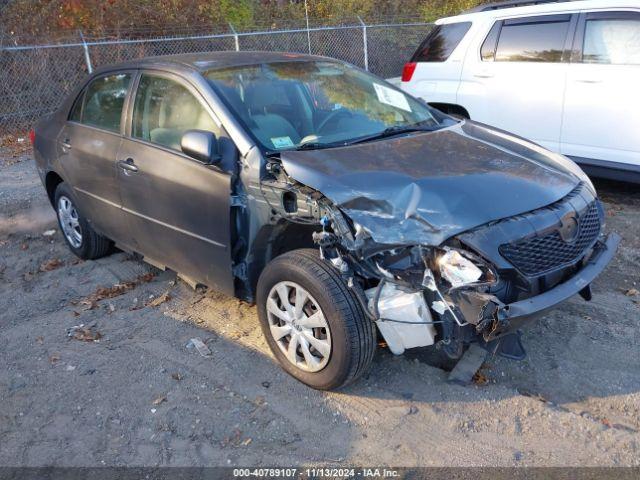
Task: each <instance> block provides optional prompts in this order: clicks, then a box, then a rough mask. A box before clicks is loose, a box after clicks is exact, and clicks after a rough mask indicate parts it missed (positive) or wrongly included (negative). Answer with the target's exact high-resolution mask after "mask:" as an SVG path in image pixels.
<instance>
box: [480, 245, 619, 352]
mask: <svg viewBox="0 0 640 480" xmlns="http://www.w3.org/2000/svg"><path fill="white" fill-rule="evenodd" d="M619 244H620V235H618V234H616V233H612V234H610V235H608V236H607V237H606V239H605V240H604V241H602V242H599V243H598V244H597V245H596V247H595V250H594V253H593V255H592V256H591V258H590V259H589V260H588V262H587V264H586V265H585V266H584V267H583V268H582V269H581V270H580V271H578V273H576V275H574V276H573V277H571V278H570V279H569V280H567V281H565V282H563V283H561V284H559V285H558V286H556V287H554V288H552V289H551V290H549V291H547V292H545V293H543V294H540V295H537V296H535V297H531V298H527V299H526V300H521V301H519V302H514V303H510V304H507V305H503V306H501V307H500V308H499V309H498V311H497V318H498V320H499V321H500V322H501V323H502V324H504V325H506V326H507V328H506V329H500V332H499V333H498V332H496V334H494V335H492V337H493V338H497V337H499V336H502V335H504V334H506V333H510V332H512V331H513V330H514V329H517V328H518V327H520V326H521V325H522V324H523V323H525V322H526V321H528V320H532V319H535V318H538V317H539V316H541V315H543V314H544V313H545V312H547V311H549V310H550V309H551V308H553V307H555V306H556V305H558V304H559V303H561V302H563V301H565V300H567V299H568V298H569V297H572V296H573V295H575V294H576V293H579V292H580V291H582V290H584V289H585V288H587V287H588V286H589V284H590V283H591V282H592V281H593V280H594V279H595V278H596V277H597V276H598V275H599V274H600V273H601V272H602V270H604V269H605V267H606V266H607V265H608V264H609V262H610V261H611V259H612V258H613V256H614V254H615V253H616V250H617V248H618V245H619ZM488 340H489V339H488Z"/></svg>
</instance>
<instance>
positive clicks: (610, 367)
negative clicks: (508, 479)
mask: <svg viewBox="0 0 640 480" xmlns="http://www.w3.org/2000/svg"><path fill="white" fill-rule="evenodd" d="M597 186H598V188H599V191H600V194H601V196H602V197H603V198H604V200H605V201H606V204H607V211H608V224H607V228H608V229H610V230H616V231H618V232H619V233H620V234H621V235H622V236H623V244H622V246H621V248H620V250H619V252H618V255H617V257H616V258H615V260H614V261H613V263H612V264H611V265H610V266H609V268H608V269H607V271H606V272H605V273H604V274H603V275H602V276H601V277H600V278H598V280H597V281H596V282H595V285H594V299H593V301H592V302H590V303H587V302H584V301H583V300H582V299H581V298H579V297H577V296H576V297H575V298H573V299H571V300H570V301H569V302H567V303H566V304H564V305H562V306H561V307H560V308H558V309H557V310H555V311H553V312H552V313H550V314H549V315H548V316H546V317H545V318H544V319H542V320H541V321H539V322H538V323H536V324H535V325H534V326H533V327H532V328H531V329H529V330H528V331H527V332H526V333H525V335H524V343H525V347H526V348H527V351H528V357H527V359H526V360H525V361H523V362H513V361H508V360H505V359H501V358H493V359H490V360H489V361H488V362H487V363H486V364H485V367H484V368H483V370H482V372H481V373H482V375H481V376H479V377H478V382H477V384H475V385H473V386H470V387H460V386H454V385H449V384H447V383H445V379H446V373H445V372H443V371H442V370H440V369H438V368H436V367H434V366H431V365H430V362H429V357H430V356H429V354H428V349H418V350H414V351H412V352H411V353H409V354H407V355H405V356H402V357H394V356H393V355H391V354H390V353H389V352H388V351H386V350H383V349H379V351H378V354H377V356H376V358H375V360H374V364H373V367H372V369H371V371H370V373H369V374H368V376H366V377H365V378H363V379H362V380H360V381H359V382H357V383H356V384H354V385H352V386H350V387H349V388H347V389H345V390H343V391H340V392H336V393H321V392H317V391H313V390H311V389H309V388H307V387H305V386H303V385H302V384H299V383H297V382H296V381H295V380H293V379H292V378H290V377H289V376H287V375H286V374H284V373H283V372H282V371H281V370H280V368H279V367H278V366H277V364H276V363H275V361H274V358H273V357H272V355H271V354H270V352H269V351H268V348H267V345H266V343H265V341H264V340H263V339H262V336H261V333H260V330H259V326H258V321H257V316H256V309H255V307H253V306H250V305H247V304H244V303H242V302H240V301H238V300H236V299H233V298H229V297H226V296H223V295H220V294H217V293H215V292H207V293H204V294H203V293H197V292H194V291H192V290H190V289H189V287H188V286H187V285H186V284H184V283H183V282H181V281H176V280H175V279H174V278H173V276H172V275H171V274H170V273H168V272H159V271H158V270H156V269H154V268H153V267H150V266H148V265H146V264H144V263H142V262H140V261H138V260H136V259H135V258H133V257H130V256H128V255H126V254H124V253H115V254H113V255H111V256H109V257H106V258H103V259H101V260H98V261H90V262H82V261H78V260H77V259H76V258H74V257H73V256H72V254H71V253H70V252H69V250H68V249H67V248H66V246H65V244H64V242H63V239H62V236H61V234H60V232H59V231H58V230H57V226H56V224H55V219H54V215H53V210H52V209H51V207H50V205H49V204H48V202H47V199H46V196H45V193H44V190H43V188H42V186H41V185H40V182H39V179H38V177H37V175H36V172H35V168H34V163H33V161H32V160H31V159H30V158H29V157H28V155H25V154H24V153H20V154H17V155H15V156H13V155H11V154H10V153H9V152H8V150H7V148H6V147H5V151H4V154H0V345H1V346H0V363H1V364H2V368H0V399H1V402H0V465H3V466H8V465H10V466H26V465H28V466H43V465H56V466H89V465H92V466H95V465H97V466H101V465H137V466H156V465H182V466H184V465H254V466H255V465H261V466H264V465H271V466H273V465H280V466H283V465H300V464H305V465H308V464H325V465H337V464H341V463H343V462H344V463H347V464H351V465H365V466H369V465H372V464H375V465H391V466H433V465H436V466H449V465H456V466H470V465H479V466H496V465H497V466H511V465H522V466H524V465H536V466H565V465H594V466H595V465H597V466H609V465H612V466H620V465H635V466H639V465H640V455H639V454H640V434H639V430H640V348H639V345H640V323H639V318H640V304H639V303H640V295H638V293H637V289H640V188H638V187H637V186H633V185H625V184H621V183H612V182H609V183H605V182H598V184H597ZM50 229H56V232H55V233H53V235H50V236H46V235H43V234H44V233H45V232H47V230H50ZM47 233H51V232H47ZM114 285H116V287H114ZM105 297H106V298H105ZM109 297H111V298H109ZM80 324H83V325H84V326H85V327H84V328H86V330H77V331H75V333H74V332H73V331H72V335H75V338H70V337H69V336H68V330H69V329H70V328H71V327H73V326H77V325H80ZM98 334H99V335H98ZM95 337H99V338H97V341H93V339H95ZM194 337H198V338H200V339H202V341H204V342H205V343H206V344H207V345H208V347H209V348H210V350H211V351H212V355H211V357H209V358H204V357H202V356H200V355H199V354H198V352H197V351H196V349H194V348H189V347H188V344H189V341H190V339H191V338H194Z"/></svg>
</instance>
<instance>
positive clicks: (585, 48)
mask: <svg viewBox="0 0 640 480" xmlns="http://www.w3.org/2000/svg"><path fill="white" fill-rule="evenodd" d="M639 87H640V12H630V11H626V12H625V11H619V12H597V13H596V12H594V13H585V14H582V15H581V18H580V22H579V27H578V31H577V35H576V42H575V45H574V58H573V63H572V64H571V65H570V67H569V73H568V78H567V92H566V95H565V105H564V119H563V125H562V138H561V142H562V144H561V151H562V153H563V154H565V155H569V156H571V157H575V158H576V159H577V160H578V161H580V162H584V163H587V164H594V165H599V164H600V162H598V160H599V161H606V162H617V163H621V164H630V165H635V166H640V88H639ZM593 160H596V161H595V162H594V161H593Z"/></svg>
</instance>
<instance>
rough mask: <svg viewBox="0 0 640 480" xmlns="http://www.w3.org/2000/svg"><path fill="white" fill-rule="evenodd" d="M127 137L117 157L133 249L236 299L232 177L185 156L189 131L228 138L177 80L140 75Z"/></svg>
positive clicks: (198, 99)
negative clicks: (182, 142) (185, 135)
mask: <svg viewBox="0 0 640 480" xmlns="http://www.w3.org/2000/svg"><path fill="white" fill-rule="evenodd" d="M131 115H132V117H131V118H132V121H131V128H130V130H131V132H130V136H128V137H126V138H125V139H124V140H123V143H122V146H121V148H120V151H119V153H118V176H119V183H120V192H121V197H122V205H123V210H124V212H125V214H126V216H127V219H128V225H129V227H130V238H131V241H132V242H133V243H134V244H135V247H134V248H135V249H136V250H137V251H139V252H141V253H142V254H143V255H145V256H146V257H148V259H149V260H150V261H152V263H153V262H157V263H160V264H162V265H166V266H167V267H169V268H171V269H172V270H175V271H177V272H179V273H181V274H183V275H186V276H187V277H189V278H191V279H192V280H194V281H196V282H198V283H203V284H205V285H208V286H211V287H215V288H216V289H217V290H220V291H223V292H225V293H229V294H233V275H232V272H231V254H230V196H231V192H230V188H231V174H230V173H229V172H225V171H223V170H222V169H220V168H218V167H215V166H210V165H206V164H204V163H202V162H199V161H196V160H194V159H192V158H190V157H188V156H186V155H184V154H183V153H182V152H181V149H180V140H181V137H182V134H183V133H184V132H185V131H187V130H190V129H198V130H208V131H212V132H214V133H215V134H216V136H217V137H218V138H220V136H223V135H226V134H225V133H224V132H223V131H222V129H221V127H219V126H218V125H217V124H216V122H215V121H214V120H213V118H212V115H211V114H210V113H209V112H208V111H207V107H206V106H205V103H204V102H203V99H202V98H201V96H200V95H199V93H198V92H197V91H196V90H195V89H194V88H192V87H191V86H190V85H189V84H188V83H186V82H184V81H182V80H181V79H180V78H178V77H175V76H172V75H168V74H160V73H148V74H147V73H143V74H142V75H141V76H140V79H139V82H138V86H137V91H136V94H135V97H134V101H133V105H132V114H131Z"/></svg>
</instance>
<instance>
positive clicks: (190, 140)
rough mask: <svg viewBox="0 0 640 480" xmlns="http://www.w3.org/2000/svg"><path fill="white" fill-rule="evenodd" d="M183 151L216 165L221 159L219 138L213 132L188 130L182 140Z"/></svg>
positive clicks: (192, 156) (201, 160) (203, 161)
mask: <svg viewBox="0 0 640 480" xmlns="http://www.w3.org/2000/svg"><path fill="white" fill-rule="evenodd" d="M180 148H181V149H182V153H184V154H185V155H189V156H190V157H191V158H194V159H196V160H198V161H200V162H202V163H206V164H207V165H215V164H217V163H218V162H220V160H221V158H222V157H221V156H220V154H219V153H218V139H217V138H216V136H215V135H214V134H213V133H212V132H207V131H205V130H187V131H186V132H184V134H183V135H182V139H181V140H180Z"/></svg>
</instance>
